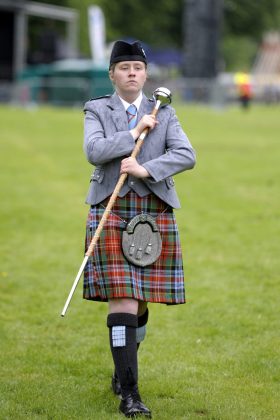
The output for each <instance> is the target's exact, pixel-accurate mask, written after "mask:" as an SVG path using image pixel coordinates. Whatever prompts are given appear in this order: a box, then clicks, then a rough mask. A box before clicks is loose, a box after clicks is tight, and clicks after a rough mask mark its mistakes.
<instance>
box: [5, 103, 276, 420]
mask: <svg viewBox="0 0 280 420" xmlns="http://www.w3.org/2000/svg"><path fill="white" fill-rule="evenodd" d="M176 110H177V113H178V116H179V117H180V120H181V121H182V124H183V126H184V128H185V129H186V131H187V133H188V135H189V137H190V139H191V141H192V143H193V145H194V147H195V148H196V150H197V156H198V163H197V166H196V168H195V169H194V170H193V171H190V172H185V173H184V174H180V175H178V176H177V177H176V187H177V190H178V193H179V195H180V198H181V203H182V209H181V210H179V211H176V215H177V220H178V224H179V227H180V232H181V240H182V245H183V252H184V264H185V274H186V288H187V297H188V303H187V304H186V305H179V306H177V307H167V306H165V305H150V321H149V327H148V334H147V338H146V341H145V343H144V344H143V345H142V346H141V348H140V352H139V364H140V390H141V394H142V396H143V400H144V401H145V402H146V404H147V405H148V406H149V407H150V408H151V409H152V412H153V418H154V419H159V420H161V419H168V420H169V419H200V418H204V419H212V420H213V419H215V420H217V419H228V420H231V419H234V420H235V419H238V420H239V419H244V420H245V419H260V420H263V419H279V418H280V414H279V410H280V404H279V395H280V367H279V366H280V357H279V348H280V339H279V327H280V325H279V324H280V322H279V307H280V305H279V296H280V281H279V272H280V263H279V255H280V244H279V237H280V231H279V230H280V229H279V227H280V222H279V203H280V200H279V198H280V197H279V180H280V176H279V175H280V169H279V161H280V141H279V132H280V122H279V108H276V107H275V108H274V107H267V108H265V107H253V108H252V109H251V110H250V111H249V112H248V113H243V112H241V110H239V109H237V108H231V109H227V110H225V111H215V110H211V109H207V108H202V107H188V106H183V105H179V104H178V105H177V106H176ZM0 119H1V137H0V145H1V154H0V157H1V205H0V208H1V244H0V247H1V268H0V276H1V277H0V279H1V282H0V302H1V311H0V321H1V323H0V340H1V343H0V345H1V351H0V366H1V368H0V371H1V375H0V418H1V419H98V420H99V419H108V420H109V419H118V418H122V417H120V415H119V414H118V401H117V400H116V399H115V398H114V396H113V395H112V394H111V392H110V388H109V383H110V375H111V372H112V361H111V355H110V350H109V345H108V331H107V328H106V326H105V323H106V314H107V308H106V305H105V304H101V303H92V302H86V301H83V300H82V299H81V291H82V282H80V284H79V286H78V290H77V291H76V294H75V295H74V298H73V300H72V303H71V305H70V308H69V311H68V313H67V316H66V317H65V318H64V319H62V318H60V312H61V310H62V307H63V305H64V303H65V299H66V297H67V295H68V293H69V290H70V288H71V286H72V282H73V280H74V278H75V276H76V273H77V270H78V268H79V266H80V264H81V262H82V259H83V241H84V225H85V220H86V215H87V206H85V205H84V198H85V195H86V191H87V188H88V181H89V175H90V172H91V168H90V166H89V165H88V164H87V162H86V160H85V158H84V156H83V152H82V136H83V134H82V131H83V114H82V112H80V111H78V110H71V109H67V110H66V109H48V108H43V109H29V110H28V109H20V108H7V107H1V108H0ZM147 141H148V140H147Z"/></svg>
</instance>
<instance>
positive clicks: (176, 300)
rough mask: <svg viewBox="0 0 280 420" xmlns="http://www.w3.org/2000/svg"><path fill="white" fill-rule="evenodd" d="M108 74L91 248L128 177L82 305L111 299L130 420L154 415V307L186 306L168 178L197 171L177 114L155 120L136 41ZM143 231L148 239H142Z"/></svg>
mask: <svg viewBox="0 0 280 420" xmlns="http://www.w3.org/2000/svg"><path fill="white" fill-rule="evenodd" d="M109 77H110V79H111V81H112V83H113V85H114V88H115V93H114V94H113V95H107V96H105V97H102V98H96V99H93V100H91V101H89V102H87V103H86V104H85V140H84V151H85V154H86V156H87V159H88V161H89V162H90V163H91V164H92V165H94V166H95V171H94V173H93V175H92V178H91V183H90V189H89V193H88V196H87V203H88V204H90V211H89V214H88V219H87V234H86V247H88V246H89V244H90V241H91V239H92V236H93V234H94V231H95V230H96V228H97V226H98V224H99V221H100V218H101V217H102V214H103V212H104V208H105V207H106V205H107V203H108V200H109V198H110V195H111V194H112V192H113V190H114V188H115V185H116V183H117V181H118V178H119V176H120V174H123V173H127V174H128V177H127V180H126V182H125V184H124V185H123V187H122V189H121V191H120V193H119V196H118V198H117V200H116V203H115V205H114V207H113V209H112V211H111V213H110V215H109V218H108V220H107V222H106V224H105V226H104V229H103V231H102V234H101V236H100V239H99V242H98V244H97V246H96V247H95V249H94V252H93V256H92V257H91V258H90V259H89V261H88V264H87V266H86V269H85V272H84V273H85V279H84V298H85V299H89V300H96V301H103V302H109V314H108V318H107V326H108V328H109V334H110V346H111V352H112V356H113V360H114V364H115V373H114V375H113V379H112V387H113V391H114V392H115V393H116V394H119V393H120V394H121V403H120V407H119V409H120V411H121V412H122V413H123V414H124V415H125V416H126V417H133V416H136V415H143V416H147V417H151V411H150V410H149V409H148V408H147V407H146V406H145V404H144V403H143V402H142V401H141V397H140V394H139V389H138V363H137V349H138V347H139V344H140V342H141V341H143V340H144V337H145V332H146V324H147V321H148V308H147V303H148V302H157V303H166V304H180V303H184V302H185V293H184V276H183V265H182V255H181V247H180V241H179V236H178V229H177V225H176V220H175V216H174V214H173V208H178V207H180V204H179V200H178V197H177V194H176V191H175V187H174V181H173V178H172V175H174V174H176V173H179V172H182V171H184V170H186V169H191V168H193V166H194V164H195V153H194V150H193V148H192V146H191V144H190V142H189V140H188V138H187V136H186V134H185V133H184V132H183V130H182V128H181V126H180V123H179V122H178V119H177V117H176V115H175V112H174V110H173V108H172V107H170V106H167V107H164V108H161V109H160V110H159V112H158V114H157V118H155V117H154V116H153V115H151V113H152V110H153V108H154V105H155V104H154V101H151V100H148V99H147V98H146V96H145V95H144V94H143V92H142V89H143V87H144V84H145V82H146V79H147V59H146V55H145V52H144V50H143V48H142V46H141V44H140V43H139V42H134V43H131V44H130V43H127V42H124V41H117V42H116V43H115V44H114V46H113V49H112V53H111V58H110V68H109ZM146 127H148V128H149V130H150V132H149V134H148V136H147V138H146V140H145V142H144V144H143V146H142V148H141V151H140V153H139V155H138V157H137V159H135V158H132V157H130V155H131V153H132V151H133V149H134V146H135V141H136V140H137V139H138V137H139V136H140V134H141V132H142V131H143V130H144V129H145V128H146ZM139 215H141V217H142V219H141V217H140V216H139ZM139 217H140V218H139ZM143 217H144V219H143ZM131 219H132V221H133V223H132V221H131ZM143 220H145V221H146V223H142V222H143ZM149 223H150V225H149ZM132 225H133V226H134V227H135V231H134V233H135V232H136V231H137V229H138V227H139V226H140V228H139V229H138V232H139V231H140V234H135V236H133V235H132V237H133V239H132V241H130V243H129V245H128V246H126V242H125V241H124V240H123V237H126V238H127V237H129V238H131V236H129V233H128V231H129V228H131V226H132ZM137 226H138V227H137ZM151 226H152V228H151ZM146 228H147V229H148V230H147V232H151V239H150V237H149V239H147V238H146V237H147V235H143V234H142V236H141V232H142V233H143V231H144V229H146ZM149 229H150V230H149ZM158 232H159V233H158ZM125 235H126V236H125ZM139 241H140V242H139ZM145 241H146V242H145ZM134 242H135V243H134ZM139 244H140V245H139ZM154 250H155V252H154ZM153 252H154V254H156V257H154V258H153ZM145 258H148V263H144V262H143V261H144V259H145ZM149 258H151V259H150V260H149Z"/></svg>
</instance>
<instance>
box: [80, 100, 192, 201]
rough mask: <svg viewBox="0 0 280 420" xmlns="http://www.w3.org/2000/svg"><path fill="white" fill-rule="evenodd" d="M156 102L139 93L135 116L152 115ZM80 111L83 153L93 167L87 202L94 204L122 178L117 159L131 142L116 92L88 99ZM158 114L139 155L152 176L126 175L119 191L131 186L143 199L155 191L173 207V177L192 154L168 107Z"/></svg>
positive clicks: (189, 161)
mask: <svg viewBox="0 0 280 420" xmlns="http://www.w3.org/2000/svg"><path fill="white" fill-rule="evenodd" d="M154 105H155V104H154V101H152V100H150V99H147V97H146V96H145V95H143V99H142V102H141V106H140V109H139V111H138V120H140V119H141V118H142V116H143V115H145V114H150V113H151V112H152V110H153V108H154ZM84 111H85V133H84V152H85V154H86V157H87V159H88V161H89V162H90V163H91V164H92V165H94V166H95V170H94V172H93V174H92V177H91V182H90V188H89V192H88V195H87V199H86V203H88V204H98V203H99V202H101V201H102V200H104V199H105V198H107V197H108V196H110V195H111V194H112V192H113V190H114V188H115V186H116V184H117V182H118V179H119V176H120V162H121V160H122V159H124V158H125V157H127V156H130V155H131V153H132V150H133V148H134V146H135V141H134V139H133V137H132V135H131V134H130V132H129V130H128V124H127V116H126V111H125V109H124V106H123V104H122V103H121V101H120V99H119V97H118V95H117V94H116V93H114V94H113V95H112V96H108V97H102V98H97V99H94V100H91V101H88V102H87V103H86V104H85V107H84ZM156 118H157V120H158V121H159V124H158V125H157V126H156V127H155V128H154V129H153V130H151V132H150V133H149V134H148V136H147V137H146V139H145V141H144V143H143V145H142V148H141V150H140V152H139V155H138V156H137V161H138V163H139V164H140V165H142V166H144V168H146V170H147V171H148V172H149V174H150V177H148V178H143V179H139V178H135V177H133V176H131V175H129V176H128V177H127V180H126V182H125V184H124V185H123V187H122V189H121V191H120V194H119V195H120V196H121V197H123V196H124V195H125V194H127V192H128V191H129V190H130V189H132V190H134V191H135V192H136V193H137V194H138V195H139V196H141V197H143V196H145V195H147V194H149V193H151V192H153V193H154V194H156V195H157V196H158V197H160V198H161V199H162V200H163V201H165V202H166V203H167V204H169V205H170V206H171V207H174V208H179V207H180V202H179V199H178V196H177V193H176V191H175V187H174V181H173V178H172V176H173V175H175V174H177V173H179V172H182V171H185V170H186V169H191V168H193V166H194V164H195V152H194V150H193V148H192V146H191V144H190V142H189V140H188V138H187V136H186V134H185V133H184V132H183V130H182V128H181V126H180V123H179V121H178V119H177V117H176V115H175V111H174V109H173V108H172V107H171V106H167V107H164V108H160V110H159V111H158V114H157V117H156Z"/></svg>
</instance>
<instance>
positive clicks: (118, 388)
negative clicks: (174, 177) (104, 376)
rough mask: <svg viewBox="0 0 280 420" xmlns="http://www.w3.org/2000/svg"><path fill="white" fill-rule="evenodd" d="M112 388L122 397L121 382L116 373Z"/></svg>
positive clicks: (113, 377)
mask: <svg viewBox="0 0 280 420" xmlns="http://www.w3.org/2000/svg"><path fill="white" fill-rule="evenodd" d="M112 390H113V393H114V394H115V395H116V396H117V397H119V398H121V396H122V390H121V384H120V381H119V378H118V376H117V374H116V373H114V375H113V376H112Z"/></svg>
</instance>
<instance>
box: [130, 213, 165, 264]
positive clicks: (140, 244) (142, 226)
mask: <svg viewBox="0 0 280 420" xmlns="http://www.w3.org/2000/svg"><path fill="white" fill-rule="evenodd" d="M161 249H162V240H161V236H160V232H159V228H158V225H157V223H156V221H155V219H154V218H153V217H152V216H151V215H149V214H146V213H141V214H138V215H137V216H135V217H133V218H132V219H131V220H130V222H129V223H128V224H127V226H126V230H124V231H123V234H122V250H123V253H124V256H125V257H126V259H127V260H128V261H129V262H131V263H132V264H134V265H137V266H140V267H145V266H147V265H150V264H153V263H154V262H155V261H156V260H157V259H158V258H159V256H160V254H161Z"/></svg>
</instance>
